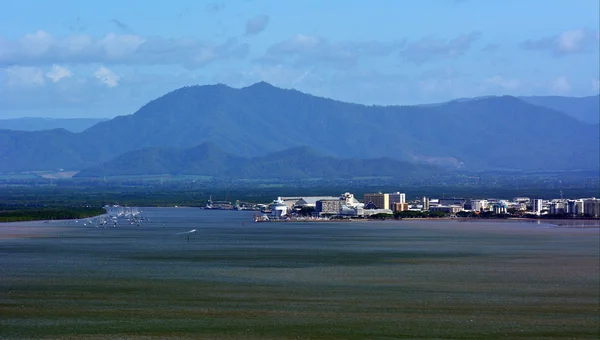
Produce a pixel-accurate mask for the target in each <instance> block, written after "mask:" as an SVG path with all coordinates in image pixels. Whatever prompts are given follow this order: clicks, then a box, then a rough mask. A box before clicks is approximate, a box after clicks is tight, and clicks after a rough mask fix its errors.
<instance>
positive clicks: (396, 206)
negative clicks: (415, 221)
mask: <svg viewBox="0 0 600 340" xmlns="http://www.w3.org/2000/svg"><path fill="white" fill-rule="evenodd" d="M392 210H393V211H394V212H398V211H407V210H408V203H399V202H397V203H394V209H392Z"/></svg>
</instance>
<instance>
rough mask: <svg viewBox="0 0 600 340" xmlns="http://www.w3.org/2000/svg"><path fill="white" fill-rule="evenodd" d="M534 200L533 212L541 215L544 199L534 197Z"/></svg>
mask: <svg viewBox="0 0 600 340" xmlns="http://www.w3.org/2000/svg"><path fill="white" fill-rule="evenodd" d="M532 202H533V209H532V210H533V213H534V214H536V215H538V216H539V215H541V214H542V200H541V199H534V200H532Z"/></svg>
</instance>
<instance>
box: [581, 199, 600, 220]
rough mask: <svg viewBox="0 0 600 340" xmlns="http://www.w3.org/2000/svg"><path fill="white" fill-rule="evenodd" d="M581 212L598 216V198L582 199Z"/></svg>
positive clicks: (599, 205) (599, 207)
mask: <svg viewBox="0 0 600 340" xmlns="http://www.w3.org/2000/svg"><path fill="white" fill-rule="evenodd" d="M583 213H584V214H585V215H588V216H591V217H600V200H599V199H597V198H588V199H585V200H583Z"/></svg>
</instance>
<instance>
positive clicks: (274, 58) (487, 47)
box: [0, 0, 600, 118]
mask: <svg viewBox="0 0 600 340" xmlns="http://www.w3.org/2000/svg"><path fill="white" fill-rule="evenodd" d="M3 7H4V11H2V13H1V14H0V22H2V23H3V24H2V28H3V33H2V34H1V35H0V107H1V109H0V118H15V117H25V116H43V117H107V118H110V117H114V116H117V115H124V114H131V113H133V112H134V111H135V110H137V109H138V108H139V107H140V106H142V105H144V104H145V103H146V102H148V101H149V100H151V99H154V98H156V97H158V96H160V95H163V94H164V93H167V92H169V91H172V90H174V89H176V88H179V87H181V86H186V85H192V84H200V85H203V84H214V83H224V84H227V85H229V86H232V87H244V86H248V85H250V84H252V83H255V82H258V81H266V82H269V83H272V84H274V85H276V86H279V87H283V88H296V89H298V90H300V91H303V92H308V93H312V94H315V95H318V96H324V97H330V98H334V99H338V100H342V101H349V102H357V103H362V104H381V105H412V104H421V103H432V102H442V101H446V100H450V99H454V98H461V97H475V96H482V95H505V94H507V95H564V96H588V95H596V94H598V92H599V85H598V84H599V83H598V81H599V75H598V74H599V72H600V69H599V66H598V62H597V60H598V58H599V56H598V53H599V51H598V42H599V40H598V39H599V32H598V29H597V27H598V26H599V25H600V23H599V19H598V12H599V11H600V9H599V4H598V2H597V1H584V0H581V1H575V2H567V1H557V2H550V3H548V2H541V1H528V2H526V3H523V2H518V1H504V2H475V1H468V0H465V1H456V0H435V1H434V0H430V1H426V2H408V1H380V2H377V4H376V6H373V5H372V4H371V6H369V4H367V3H362V2H358V1H350V2H344V6H341V5H340V3H336V2H328V3H320V2H302V3H300V2H275V1H242V0H239V1H228V2H193V1H175V2H171V3H169V6H164V3H160V6H159V3H158V2H140V1H128V2H126V3H117V2H116V1H106V2H102V3H78V2H75V1H58V2H52V3H46V2H41V1H21V2H18V3H10V4H5V5H3ZM33 8H35V9H36V10H32V9H33Z"/></svg>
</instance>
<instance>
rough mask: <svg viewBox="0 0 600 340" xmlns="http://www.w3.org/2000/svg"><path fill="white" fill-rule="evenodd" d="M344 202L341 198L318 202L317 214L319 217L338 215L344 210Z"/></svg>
mask: <svg viewBox="0 0 600 340" xmlns="http://www.w3.org/2000/svg"><path fill="white" fill-rule="evenodd" d="M343 202H344V201H342V200H341V199H339V198H333V199H322V200H318V201H317V204H316V209H315V210H316V212H317V213H318V214H319V216H322V215H338V214H339V213H340V210H341V208H342V203H343Z"/></svg>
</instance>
